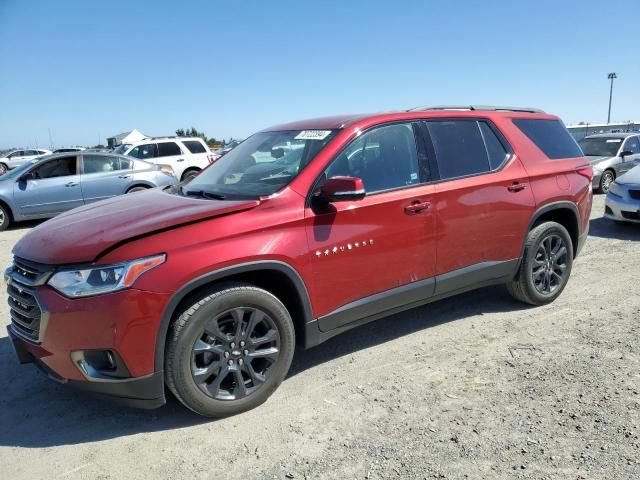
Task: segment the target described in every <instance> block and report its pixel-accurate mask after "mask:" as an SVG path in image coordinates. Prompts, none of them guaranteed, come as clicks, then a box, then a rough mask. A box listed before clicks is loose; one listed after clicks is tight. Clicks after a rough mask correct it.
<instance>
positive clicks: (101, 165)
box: [82, 155, 120, 174]
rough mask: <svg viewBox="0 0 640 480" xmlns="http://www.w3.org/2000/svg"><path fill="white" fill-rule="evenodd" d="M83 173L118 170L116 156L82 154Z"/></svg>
mask: <svg viewBox="0 0 640 480" xmlns="http://www.w3.org/2000/svg"><path fill="white" fill-rule="evenodd" d="M82 161H83V164H84V173H85V174H90V173H107V172H113V171H115V170H120V168H119V167H120V165H119V164H120V162H119V161H118V157H110V156H107V155H83V157H82Z"/></svg>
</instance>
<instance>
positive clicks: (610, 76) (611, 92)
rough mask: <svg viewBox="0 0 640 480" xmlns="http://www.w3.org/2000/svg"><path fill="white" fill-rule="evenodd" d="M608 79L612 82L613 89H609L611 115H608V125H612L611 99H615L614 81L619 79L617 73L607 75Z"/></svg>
mask: <svg viewBox="0 0 640 480" xmlns="http://www.w3.org/2000/svg"><path fill="white" fill-rule="evenodd" d="M607 78H608V79H609V80H611V88H610V89H609V114H608V115H607V124H609V123H611V98H612V97H613V79H614V78H618V76H617V75H616V72H611V73H610V74H609V75H607Z"/></svg>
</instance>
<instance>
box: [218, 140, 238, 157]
mask: <svg viewBox="0 0 640 480" xmlns="http://www.w3.org/2000/svg"><path fill="white" fill-rule="evenodd" d="M241 143H242V140H232V141H230V142H229V143H227V144H226V145H225V146H224V147H222V148H217V149H215V150H214V151H213V153H214V154H215V155H217V156H218V158H220V157H222V156H224V155H226V154H227V153H229V152H230V151H231V150H233V149H234V148H236V147H237V146H238V145H240V144H241Z"/></svg>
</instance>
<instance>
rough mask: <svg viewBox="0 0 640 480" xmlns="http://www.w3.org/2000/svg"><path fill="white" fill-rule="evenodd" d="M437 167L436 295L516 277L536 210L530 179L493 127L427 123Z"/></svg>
mask: <svg viewBox="0 0 640 480" xmlns="http://www.w3.org/2000/svg"><path fill="white" fill-rule="evenodd" d="M423 125H424V128H425V129H426V134H427V138H428V140H429V146H430V148H431V149H432V151H433V155H431V157H432V158H435V159H436V164H435V165H434V170H436V171H437V178H439V180H438V181H437V183H436V185H435V190H436V193H435V202H434V215H435V222H436V232H437V242H436V258H437V265H436V273H437V275H438V277H437V278H436V294H440V293H447V292H452V291H455V290H458V289H462V288H465V287H466V286H467V285H468V284H474V283H476V284H477V283H479V282H481V281H484V280H490V279H492V278H498V277H500V276H503V275H506V274H508V273H509V271H510V269H513V270H515V266H516V265H517V260H518V258H519V257H520V253H521V248H522V245H523V242H524V232H526V230H527V225H528V223H529V221H530V219H531V216H532V214H533V211H534V209H535V201H534V198H533V194H532V192H531V188H530V186H529V184H528V181H529V179H528V177H527V173H526V172H525V170H524V168H523V166H522V164H521V162H520V160H519V159H518V158H517V156H516V155H515V154H514V152H513V150H512V149H511V147H510V146H509V145H508V143H507V141H506V140H505V139H504V137H503V136H502V134H501V133H500V132H499V131H498V129H497V128H496V127H495V126H494V125H493V124H492V123H491V122H490V121H489V120H484V119H483V120H476V119H456V118H452V119H437V120H429V121H425V122H424V124H423Z"/></svg>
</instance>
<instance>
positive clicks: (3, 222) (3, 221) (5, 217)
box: [0, 205, 11, 232]
mask: <svg viewBox="0 0 640 480" xmlns="http://www.w3.org/2000/svg"><path fill="white" fill-rule="evenodd" d="M10 223H11V216H10V214H9V210H7V208H6V207H5V206H4V205H0V232H2V231H3V230H6V229H7V228H8V227H9V224H10Z"/></svg>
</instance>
